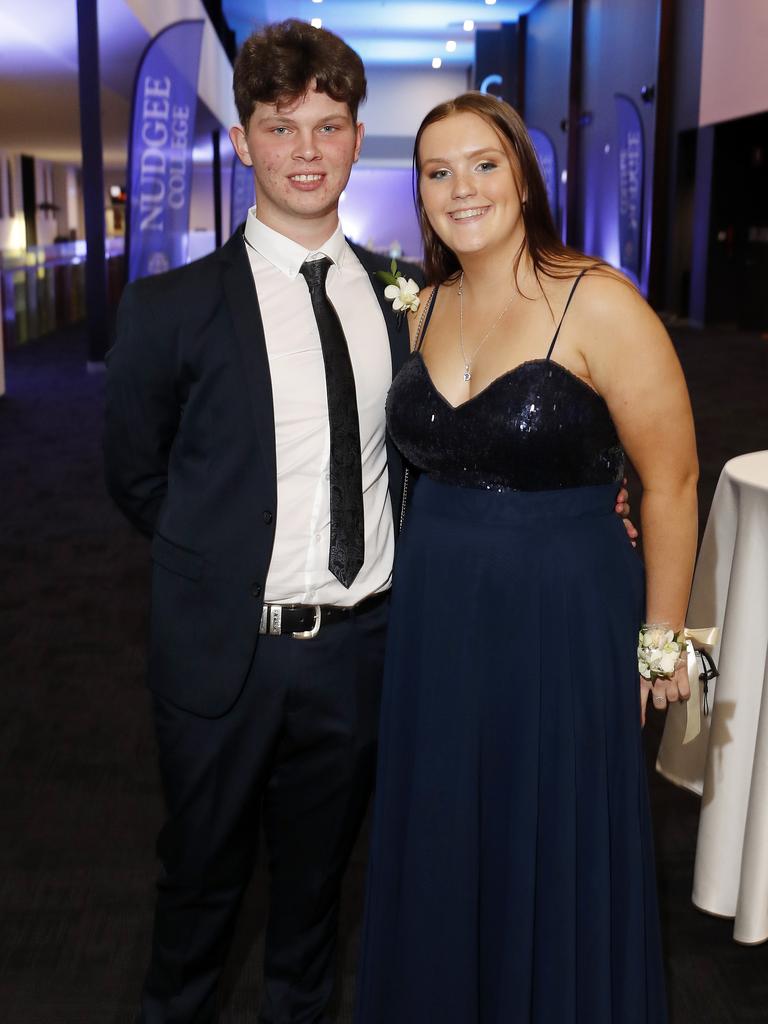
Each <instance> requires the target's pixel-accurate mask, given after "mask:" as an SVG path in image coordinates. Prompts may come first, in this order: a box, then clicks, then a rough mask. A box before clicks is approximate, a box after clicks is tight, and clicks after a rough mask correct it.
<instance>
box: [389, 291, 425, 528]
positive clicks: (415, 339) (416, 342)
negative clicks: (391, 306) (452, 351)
mask: <svg viewBox="0 0 768 1024" xmlns="http://www.w3.org/2000/svg"><path fill="white" fill-rule="evenodd" d="M433 298H434V289H433V290H432V293H431V294H430V296H429V299H427V301H426V302H425V303H424V304H423V306H422V309H421V316H420V317H419V322H418V323H417V324H416V333H415V335H414V336H413V351H414V352H416V351H418V348H419V345H420V344H421V332H422V330H423V329H424V318H425V317H426V315H427V311H428V310H429V307H430V306H431V304H432V299H433ZM410 477H411V471H410V469H409V468H408V466H406V467H405V472H404V474H403V497H402V500H401V501H400V524H399V526H398V529H397V532H398V534H400V533H402V532H403V523H404V522H405V509H406V506H407V504H408V483H409V481H410Z"/></svg>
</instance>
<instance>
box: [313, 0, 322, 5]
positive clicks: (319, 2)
mask: <svg viewBox="0 0 768 1024" xmlns="http://www.w3.org/2000/svg"><path fill="white" fill-rule="evenodd" d="M322 2H323V0H312V3H313V4H321V3H322Z"/></svg>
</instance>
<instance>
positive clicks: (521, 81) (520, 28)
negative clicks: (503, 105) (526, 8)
mask: <svg viewBox="0 0 768 1024" xmlns="http://www.w3.org/2000/svg"><path fill="white" fill-rule="evenodd" d="M527 43H528V15H527V14H521V15H520V17H519V18H518V19H517V61H516V63H517V112H518V114H519V115H520V117H522V119H523V120H525V51H526V46H527Z"/></svg>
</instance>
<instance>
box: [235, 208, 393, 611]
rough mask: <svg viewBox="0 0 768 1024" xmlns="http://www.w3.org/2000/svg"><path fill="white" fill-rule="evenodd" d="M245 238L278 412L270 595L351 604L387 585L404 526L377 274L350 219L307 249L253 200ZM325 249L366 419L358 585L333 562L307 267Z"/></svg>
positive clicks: (325, 439)
mask: <svg viewBox="0 0 768 1024" xmlns="http://www.w3.org/2000/svg"><path fill="white" fill-rule="evenodd" d="M245 240H246V248H247V251H248V258H249V260H250V264H251V270H252V272H253V279H254V282H255V284H256V293H257V295H258V299H259V307H260V309H261V316H262V320H263V322H264V334H265V337H266V342H267V355H268V358H269V371H270V375H271V378H272V400H273V404H274V416H275V447H276V454H277V519H276V531H275V544H274V548H273V551H272V560H271V562H270V566H269V572H268V573H267V582H266V589H265V600H266V601H267V602H268V603H270V604H333V605H339V606H342V607H346V606H349V605H353V604H356V603H357V602H358V601H362V600H363V599H364V598H366V597H369V596H370V595H371V594H375V593H378V592H379V591H381V590H385V589H386V588H387V587H388V586H389V585H390V583H391V576H392V558H393V555H394V526H393V522H392V508H391V504H390V500H389V490H388V487H389V478H388V475H387V453H386V447H385V423H384V402H385V399H386V395H387V391H388V390H389V385H390V384H391V383H392V359H391V355H390V350H389V340H388V337H387V328H386V324H385V322H384V316H383V314H382V312H381V307H380V306H379V303H378V300H377V298H376V295H375V293H374V290H373V282H372V281H371V280H370V277H369V275H368V273H367V271H366V270H365V269H364V267H363V266H362V265H361V263H360V261H359V260H358V259H357V257H356V256H355V254H354V252H353V251H352V250H351V249H350V247H349V245H347V242H346V240H345V238H344V233H343V232H342V229H341V225H339V226H338V227H337V228H336V231H334V233H333V234H332V235H331V237H330V238H329V239H328V241H327V242H325V244H324V245H322V246H320V248H319V249H317V250H311V249H305V248H304V247H303V246H302V245H299V244H298V243H297V242H293V241H291V239H289V238H286V237H285V236H284V235H281V234H279V233H278V232H276V231H273V230H272V229H271V228H269V227H267V226H266V225H265V224H262V223H261V222H260V221H259V220H257V219H256V207H253V208H252V209H251V210H250V211H249V214H248V218H247V220H246V224H245ZM321 256H327V257H328V258H329V259H330V260H331V261H332V266H331V267H330V268H329V270H328V278H327V281H326V291H327V293H328V298H329V299H330V301H331V302H332V304H333V306H334V308H335V310H336V312H337V313H338V316H339V319H340V321H341V324H342V327H343V329H344V335H345V337H346V339H347V345H348V347H349V355H350V358H351V360H352V369H353V372H354V375H355V388H356V391H357V411H358V417H359V421H360V448H361V453H362V469H363V510H364V515H365V560H364V562H363V566H362V568H361V570H360V572H359V573H358V575H357V576H356V578H355V580H354V582H353V583H352V586H351V587H350V588H349V589H346V588H345V587H344V586H342V584H341V583H340V582H339V581H338V580H337V579H336V577H335V576H334V575H333V574H332V573H331V571H330V570H329V568H328V551H329V546H330V525H331V523H330V520H331V515H330V494H329V472H330V427H329V422H328V401H327V392H326V386H325V366H324V363H323V353H322V349H321V347H320V334H319V332H318V329H317V322H316V321H315V315H314V313H313V311H312V304H311V301H310V297H309V289H308V287H307V283H306V281H305V280H304V278H303V277H302V276H301V274H300V273H299V268H300V267H301V265H302V263H304V261H305V260H307V259H312V258H315V259H318V258H320V257H321ZM254 528H255V527H254Z"/></svg>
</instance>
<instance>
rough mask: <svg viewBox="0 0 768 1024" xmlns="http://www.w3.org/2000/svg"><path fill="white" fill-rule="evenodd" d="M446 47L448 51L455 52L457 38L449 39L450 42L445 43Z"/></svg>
mask: <svg viewBox="0 0 768 1024" xmlns="http://www.w3.org/2000/svg"><path fill="white" fill-rule="evenodd" d="M445 48H446V50H447V51H448V53H455V52H456V40H455V39H449V40H448V42H447V43H446V44H445Z"/></svg>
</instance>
